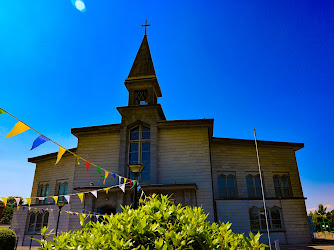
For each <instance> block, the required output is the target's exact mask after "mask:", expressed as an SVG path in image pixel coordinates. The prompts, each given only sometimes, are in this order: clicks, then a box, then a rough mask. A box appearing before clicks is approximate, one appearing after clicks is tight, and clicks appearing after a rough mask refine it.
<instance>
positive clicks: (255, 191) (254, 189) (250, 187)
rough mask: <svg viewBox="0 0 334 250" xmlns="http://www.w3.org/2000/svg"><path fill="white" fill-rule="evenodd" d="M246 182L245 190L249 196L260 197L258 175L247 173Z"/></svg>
mask: <svg viewBox="0 0 334 250" xmlns="http://www.w3.org/2000/svg"><path fill="white" fill-rule="evenodd" d="M246 183H247V191H248V197H249V198H261V197H262V189H261V181H260V175H259V174H258V175H255V176H253V175H248V176H247V177H246Z"/></svg>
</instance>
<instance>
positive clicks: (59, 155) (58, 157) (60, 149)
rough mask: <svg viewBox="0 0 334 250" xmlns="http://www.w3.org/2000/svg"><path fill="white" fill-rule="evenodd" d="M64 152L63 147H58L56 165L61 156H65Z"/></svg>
mask: <svg viewBox="0 0 334 250" xmlns="http://www.w3.org/2000/svg"><path fill="white" fill-rule="evenodd" d="M65 152H66V149H65V148H63V147H61V146H59V151H58V155H57V161H56V164H57V163H58V162H59V161H60V159H61V157H62V156H63V154H65ZM56 164H55V165H56Z"/></svg>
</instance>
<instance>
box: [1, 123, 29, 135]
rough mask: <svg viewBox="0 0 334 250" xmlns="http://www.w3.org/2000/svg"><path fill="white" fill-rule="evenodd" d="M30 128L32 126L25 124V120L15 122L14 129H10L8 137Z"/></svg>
mask: <svg viewBox="0 0 334 250" xmlns="http://www.w3.org/2000/svg"><path fill="white" fill-rule="evenodd" d="M28 129H30V127H28V126H27V125H25V124H24V123H23V122H18V123H16V124H15V126H14V128H13V129H12V131H10V132H9V133H8V134H7V136H6V138H9V137H12V136H14V135H18V134H21V133H23V132H24V131H27V130H28Z"/></svg>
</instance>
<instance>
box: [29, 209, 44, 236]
mask: <svg viewBox="0 0 334 250" xmlns="http://www.w3.org/2000/svg"><path fill="white" fill-rule="evenodd" d="M28 220H29V223H28V229H27V231H28V233H40V232H41V229H42V228H43V227H46V226H47V225H48V221H49V213H48V212H45V213H30V214H29V215H28Z"/></svg>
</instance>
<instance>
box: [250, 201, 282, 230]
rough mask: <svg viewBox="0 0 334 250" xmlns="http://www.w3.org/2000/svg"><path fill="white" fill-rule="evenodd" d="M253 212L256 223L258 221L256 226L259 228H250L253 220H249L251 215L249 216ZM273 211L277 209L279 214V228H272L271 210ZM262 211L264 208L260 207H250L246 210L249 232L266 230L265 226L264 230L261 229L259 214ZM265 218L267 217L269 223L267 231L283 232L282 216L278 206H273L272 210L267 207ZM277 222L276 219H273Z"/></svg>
mask: <svg viewBox="0 0 334 250" xmlns="http://www.w3.org/2000/svg"><path fill="white" fill-rule="evenodd" d="M253 209H254V210H255V211H257V221H258V225H259V228H252V221H255V220H254V219H251V215H250V212H251V210H253ZM274 209H277V210H278V212H279V221H280V225H281V227H280V228H274V227H273V219H272V210H274ZM263 211H264V208H263V207H261V208H258V207H255V206H253V207H251V208H249V210H248V216H249V223H250V228H251V231H266V230H267V226H265V227H264V228H263V227H262V223H261V220H262V219H261V212H263ZM267 217H268V222H269V225H268V226H269V231H282V230H285V229H284V224H283V216H282V209H281V208H280V207H278V206H273V207H272V208H269V207H267ZM275 220H277V219H275Z"/></svg>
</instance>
